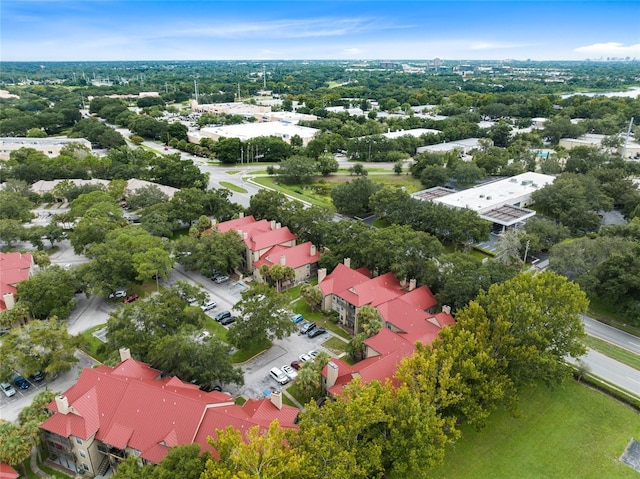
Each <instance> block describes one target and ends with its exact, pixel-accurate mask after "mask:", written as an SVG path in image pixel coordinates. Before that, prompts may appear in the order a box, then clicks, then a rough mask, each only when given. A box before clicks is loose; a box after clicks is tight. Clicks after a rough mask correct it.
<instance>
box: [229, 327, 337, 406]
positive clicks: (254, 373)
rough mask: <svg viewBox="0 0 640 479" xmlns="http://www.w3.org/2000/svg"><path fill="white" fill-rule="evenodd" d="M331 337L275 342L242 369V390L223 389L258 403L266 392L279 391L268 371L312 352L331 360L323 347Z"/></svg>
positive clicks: (296, 337) (298, 337)
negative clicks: (256, 400)
mask: <svg viewBox="0 0 640 479" xmlns="http://www.w3.org/2000/svg"><path fill="white" fill-rule="evenodd" d="M330 337H332V333H331V332H330V331H328V332H327V333H325V334H322V335H320V336H317V337H315V338H309V337H308V336H307V335H302V334H299V333H293V334H292V335H291V336H289V337H286V338H283V339H277V340H275V341H274V342H273V346H272V347H271V348H269V350H267V351H265V352H263V353H262V354H260V355H258V356H257V357H255V358H253V359H250V360H249V361H247V362H246V363H244V364H242V365H241V367H242V370H243V371H244V386H242V387H236V386H228V387H227V388H226V389H227V390H228V391H229V392H230V393H232V394H233V395H234V396H245V397H250V398H254V399H260V398H262V397H264V391H265V390H271V389H272V388H280V387H281V386H280V385H279V384H278V383H277V382H276V381H275V380H274V379H272V378H271V377H270V376H269V370H270V369H271V368H274V367H277V368H282V366H283V365H285V364H290V363H291V361H297V360H298V358H299V356H300V355H301V354H306V353H308V352H309V351H311V350H316V351H324V352H326V353H328V354H329V355H331V356H333V354H332V353H331V351H329V350H327V349H325V348H323V347H322V343H324V342H325V341H326V340H328V339H329V338H330ZM289 384H291V383H289ZM284 387H285V388H286V387H287V386H284Z"/></svg>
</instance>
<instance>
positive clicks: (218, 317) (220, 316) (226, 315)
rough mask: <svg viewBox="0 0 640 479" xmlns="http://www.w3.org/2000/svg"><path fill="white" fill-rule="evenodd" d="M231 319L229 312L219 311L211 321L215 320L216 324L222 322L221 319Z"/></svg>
mask: <svg viewBox="0 0 640 479" xmlns="http://www.w3.org/2000/svg"><path fill="white" fill-rule="evenodd" d="M230 317H231V311H220V312H219V313H218V314H216V315H215V316H214V317H213V319H215V320H216V321H218V322H222V320H223V319H226V318H230Z"/></svg>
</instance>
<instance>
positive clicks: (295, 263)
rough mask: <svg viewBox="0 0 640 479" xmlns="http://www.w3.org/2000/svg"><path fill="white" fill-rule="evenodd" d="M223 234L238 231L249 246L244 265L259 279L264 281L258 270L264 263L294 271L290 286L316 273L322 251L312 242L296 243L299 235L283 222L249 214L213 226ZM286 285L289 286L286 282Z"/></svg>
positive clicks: (247, 246)
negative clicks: (258, 218)
mask: <svg viewBox="0 0 640 479" xmlns="http://www.w3.org/2000/svg"><path fill="white" fill-rule="evenodd" d="M214 228H217V230H218V231H219V232H221V233H226V232H227V231H237V232H238V234H239V235H240V236H241V237H242V239H243V240H244V243H245V246H246V248H247V249H246V257H245V265H244V266H245V267H246V268H247V269H248V270H249V271H251V272H252V274H253V276H254V278H255V279H256V280H257V281H262V280H263V278H262V276H261V275H260V272H259V269H260V267H261V266H262V265H265V264H266V265H268V266H273V265H274V264H281V265H283V266H290V267H291V268H293V269H294V271H295V278H294V279H293V281H291V282H290V284H291V285H293V284H296V283H299V282H301V281H304V280H306V279H308V278H310V277H311V276H313V275H315V273H316V271H317V263H318V259H319V258H320V253H319V252H318V251H317V250H316V247H315V246H314V245H312V244H311V243H310V242H307V243H303V244H301V245H296V240H297V239H298V237H297V235H295V234H294V233H292V232H291V231H290V230H289V228H287V227H286V226H285V227H282V225H281V224H280V223H277V222H275V221H267V220H260V221H258V220H256V219H255V218H254V217H253V216H246V217H241V218H237V219H234V220H229V221H224V222H222V223H219V224H217V225H215V226H214ZM285 286H286V285H285Z"/></svg>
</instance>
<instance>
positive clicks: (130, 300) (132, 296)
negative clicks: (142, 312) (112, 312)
mask: <svg viewBox="0 0 640 479" xmlns="http://www.w3.org/2000/svg"><path fill="white" fill-rule="evenodd" d="M139 297H140V296H138V295H137V294H132V295H131V296H129V297H127V298H125V300H124V301H123V302H125V303H133V302H134V301H135V300H136V299H138V298H139Z"/></svg>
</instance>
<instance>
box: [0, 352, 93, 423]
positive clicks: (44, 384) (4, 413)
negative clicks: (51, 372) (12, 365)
mask: <svg viewBox="0 0 640 479" xmlns="http://www.w3.org/2000/svg"><path fill="white" fill-rule="evenodd" d="M75 356H76V358H78V362H77V363H76V364H75V365H74V366H73V367H72V368H71V370H69V371H67V372H64V373H60V374H59V375H58V376H57V377H55V378H48V377H45V379H44V380H43V381H40V382H36V381H30V387H29V389H20V388H17V387H15V390H16V394H15V395H14V396H12V397H6V396H5V395H4V394H1V393H0V419H4V420H5V421H15V420H16V419H18V415H19V414H20V411H21V410H22V408H24V407H26V406H28V405H29V404H31V401H32V400H33V396H35V395H36V394H38V393H39V392H40V391H43V390H44V389H46V388H49V389H51V390H52V391H57V392H62V391H65V390H67V389H68V388H70V387H71V386H72V385H74V384H75V382H76V380H77V379H78V376H79V374H80V371H82V368H90V367H92V366H93V365H95V364H96V362H95V361H94V360H93V359H92V358H90V357H89V356H87V355H86V354H84V353H81V352H80V351H78V352H76V354H75Z"/></svg>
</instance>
